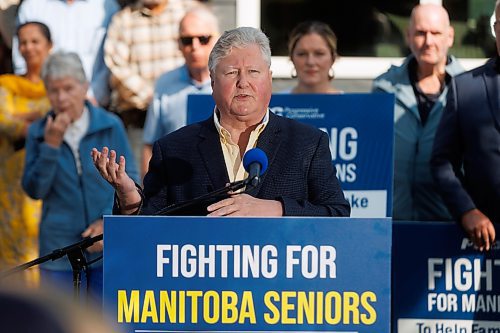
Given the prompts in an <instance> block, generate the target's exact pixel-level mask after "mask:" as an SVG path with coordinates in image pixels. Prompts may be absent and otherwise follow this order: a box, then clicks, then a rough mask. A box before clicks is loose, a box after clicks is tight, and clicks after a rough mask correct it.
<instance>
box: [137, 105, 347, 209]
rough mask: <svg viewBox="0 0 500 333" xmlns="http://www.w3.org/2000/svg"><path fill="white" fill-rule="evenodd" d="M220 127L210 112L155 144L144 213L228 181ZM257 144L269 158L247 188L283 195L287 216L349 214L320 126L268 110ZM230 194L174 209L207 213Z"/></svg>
mask: <svg viewBox="0 0 500 333" xmlns="http://www.w3.org/2000/svg"><path fill="white" fill-rule="evenodd" d="M219 140H220V139H219V133H218V132H217V129H216V127H215V124H214V120H213V118H212V117H210V118H209V119H207V120H205V121H203V122H200V123H196V124H192V125H189V126H186V127H183V128H181V129H179V130H177V131H175V132H173V133H170V134H168V135H166V136H164V137H162V138H161V139H159V140H158V141H156V142H155V143H154V145H153V155H152V158H151V161H150V163H149V171H148V173H147V174H146V176H145V178H144V202H143V206H142V208H141V211H140V213H141V214H144V215H154V214H157V213H158V212H159V211H161V210H162V209H164V208H165V207H166V206H170V205H172V204H175V203H182V202H186V201H189V200H192V199H194V198H197V197H199V196H202V195H205V194H207V193H209V192H212V191H214V190H217V189H221V188H223V187H224V186H225V185H226V184H227V183H229V177H228V174H227V170H226V164H225V162H224V155H223V152H222V147H221V144H220V141H219ZM257 147H259V148H260V149H262V150H263V151H264V152H265V153H266V155H267V157H268V160H269V166H268V169H267V171H266V172H265V173H264V175H263V176H262V177H261V182H260V184H259V185H258V186H257V187H256V188H253V189H251V190H249V192H247V193H248V194H250V195H252V196H254V197H257V198H261V199H272V200H279V201H281V203H282V204H283V212H284V215H285V216H349V214H350V206H349V203H348V202H347V201H346V200H345V198H344V194H343V192H342V189H341V187H340V184H339V181H338V179H337V177H336V174H335V168H334V166H333V164H332V159H331V153H330V149H329V140H328V135H327V134H326V133H324V132H322V131H320V130H318V129H316V128H313V127H311V126H308V125H305V124H302V123H299V122H297V121H295V120H291V119H287V118H283V117H280V116H277V115H275V114H273V113H272V112H270V114H269V122H268V124H267V126H266V128H265V129H264V131H263V132H262V133H261V134H260V136H259V139H258V142H257ZM223 197H227V194H224V195H223V196H219V197H216V198H211V200H206V201H205V202H202V203H200V204H199V205H195V206H194V207H193V206H190V207H189V208H188V209H186V210H185V211H183V212H182V213H179V212H176V213H175V215H206V214H207V210H206V207H207V206H208V205H209V204H211V203H213V202H215V201H218V200H220V199H222V198H223Z"/></svg>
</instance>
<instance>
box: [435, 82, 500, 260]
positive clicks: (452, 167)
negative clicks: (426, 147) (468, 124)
mask: <svg viewBox="0 0 500 333" xmlns="http://www.w3.org/2000/svg"><path fill="white" fill-rule="evenodd" d="M449 89H450V90H449V91H448V96H447V103H446V108H445V110H444V112H443V116H442V118H441V122H440V124H439V127H438V129H437V132H436V136H435V138H434V146H433V151H432V157H431V172H432V176H433V179H434V182H435V184H436V187H437V188H438V189H439V191H440V193H441V196H442V198H443V200H444V202H445V204H446V206H447V207H448V209H449V210H450V212H451V214H452V215H453V216H454V217H455V218H456V219H457V221H458V222H459V223H460V224H461V225H462V227H463V228H464V230H465V232H466V233H467V235H468V236H469V238H470V240H471V241H472V242H473V243H474V245H475V246H476V247H477V248H478V249H480V250H481V251H482V250H484V249H486V250H489V248H490V246H491V244H492V242H493V241H494V239H495V230H494V227H493V224H492V222H491V221H490V220H489V218H488V217H487V216H485V215H484V214H483V213H482V212H480V211H479V210H478V209H477V208H476V205H475V204H474V201H473V200H472V198H471V197H470V195H469V194H468V193H467V191H466V190H465V188H464V187H463V185H462V180H463V179H464V174H463V171H462V163H463V147H462V141H461V138H460V133H459V129H460V122H459V116H458V96H459V89H458V87H457V83H456V81H455V80H454V79H452V82H451V84H450V88H449Z"/></svg>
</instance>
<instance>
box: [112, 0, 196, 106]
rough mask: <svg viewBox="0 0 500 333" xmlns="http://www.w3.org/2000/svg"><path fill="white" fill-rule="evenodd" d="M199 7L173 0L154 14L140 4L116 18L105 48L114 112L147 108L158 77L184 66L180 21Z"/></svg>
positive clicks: (183, 0)
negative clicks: (187, 12) (179, 37)
mask: <svg viewBox="0 0 500 333" xmlns="http://www.w3.org/2000/svg"><path fill="white" fill-rule="evenodd" d="M196 4H197V2H196V1H194V0H169V1H168V4H167V7H166V8H165V10H164V11H163V12H162V13H161V14H158V15H152V14H151V12H150V10H148V9H147V8H145V7H143V6H142V5H141V4H140V1H138V2H137V3H135V4H132V5H129V6H127V7H125V8H124V9H122V10H121V11H120V12H118V13H116V14H115V16H113V19H112V21H111V24H110V25H109V28H108V35H107V38H106V42H105V45H104V60H105V62H106V65H107V66H108V67H109V70H110V72H111V78H110V84H111V90H112V91H111V105H110V109H112V110H113V111H116V112H123V111H125V110H131V109H141V110H146V109H147V106H148V104H149V102H150V101H151V98H152V96H153V87H154V82H155V80H156V78H158V77H159V76H160V75H161V74H162V73H164V72H166V71H168V70H171V69H174V68H176V67H178V66H180V65H181V64H183V63H184V59H183V57H182V54H181V53H180V51H179V48H178V45H177V38H178V34H179V22H180V20H181V19H182V17H183V16H184V14H185V13H186V11H187V10H189V8H191V7H193V6H194V5H196Z"/></svg>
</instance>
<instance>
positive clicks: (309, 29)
mask: <svg viewBox="0 0 500 333" xmlns="http://www.w3.org/2000/svg"><path fill="white" fill-rule="evenodd" d="M288 52H289V55H290V59H291V60H292V62H293V66H294V70H293V73H292V77H293V78H297V84H296V85H295V86H294V87H293V88H291V89H290V90H289V91H287V92H289V93H292V94H335V93H342V91H339V90H337V89H336V88H334V87H333V85H332V80H333V68H332V66H333V63H334V62H335V60H336V58H337V37H336V36H335V33H334V32H333V31H332V29H331V28H330V27H329V26H328V24H326V23H323V22H319V21H306V22H302V23H300V24H298V25H297V26H296V27H295V28H294V29H293V30H292V32H291V34H290V38H289V40H288Z"/></svg>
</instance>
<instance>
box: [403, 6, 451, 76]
mask: <svg viewBox="0 0 500 333" xmlns="http://www.w3.org/2000/svg"><path fill="white" fill-rule="evenodd" d="M453 37H454V31H453V28H452V27H451V26H450V25H449V20H448V17H447V14H446V12H445V11H444V9H443V8H442V7H440V6H437V5H422V6H419V8H417V9H416V10H415V12H414V14H413V18H412V20H411V22H410V27H409V28H408V33H407V41H408V45H409V47H410V49H411V52H412V53H413V55H414V56H415V58H416V59H417V62H418V63H419V65H431V66H436V65H439V64H446V57H447V54H448V49H449V48H450V47H451V46H452V45H453Z"/></svg>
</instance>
